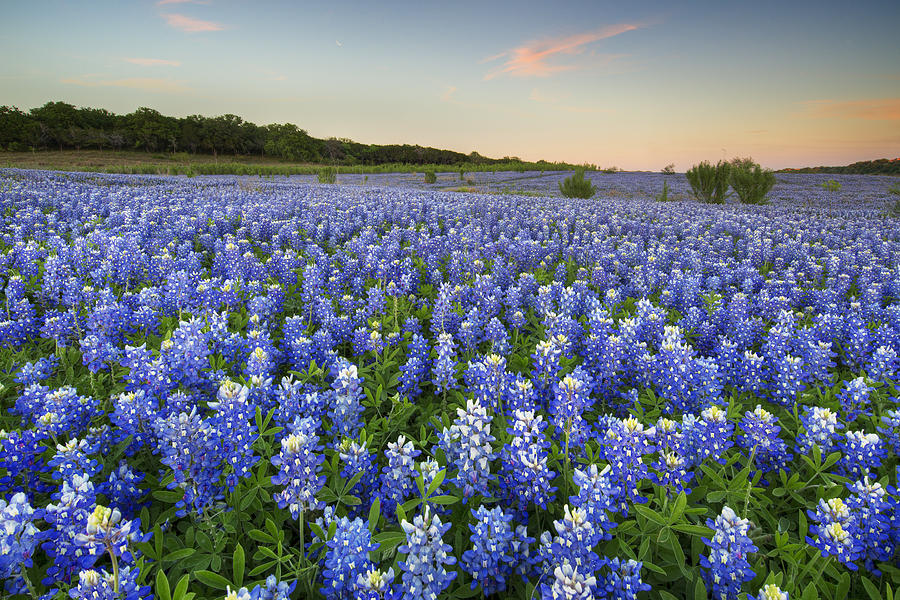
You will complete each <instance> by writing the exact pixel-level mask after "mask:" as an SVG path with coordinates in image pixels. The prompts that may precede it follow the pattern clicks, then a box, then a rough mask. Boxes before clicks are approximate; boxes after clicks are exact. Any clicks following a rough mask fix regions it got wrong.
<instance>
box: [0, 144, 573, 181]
mask: <svg viewBox="0 0 900 600" xmlns="http://www.w3.org/2000/svg"><path fill="white" fill-rule="evenodd" d="M0 166H4V167H15V168H20V169H44V170H49V171H93V172H101V173H131V174H147V175H189V174H192V175H266V176H272V175H316V174H318V173H319V171H320V170H321V169H322V168H323V166H325V165H321V164H309V163H291V162H286V161H283V160H280V159H278V158H274V157H267V156H231V155H228V156H218V157H216V156H213V155H210V154H188V153H186V152H176V153H174V154H163V153H150V152H138V151H128V150H118V151H114V150H62V151H57V150H50V151H42V152H0ZM333 168H334V170H335V172H336V173H338V174H340V173H355V174H365V173H421V172H423V171H428V170H430V171H434V172H435V173H439V172H443V173H456V172H457V171H458V170H459V169H460V168H463V169H464V170H465V171H466V172H485V171H523V170H540V167H539V166H537V165H535V164H533V163H516V162H502V163H494V164H465V165H410V164H405V163H391V164H383V165H334V166H333ZM554 168H559V167H558V166H556V165H555V166H554Z"/></svg>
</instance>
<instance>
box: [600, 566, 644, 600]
mask: <svg viewBox="0 0 900 600" xmlns="http://www.w3.org/2000/svg"><path fill="white" fill-rule="evenodd" d="M642 566H643V564H642V563H641V562H639V561H636V560H631V559H629V560H622V559H620V558H613V559H611V560H609V561H607V563H606V567H607V568H608V570H609V572H608V573H607V574H606V577H605V578H604V581H603V583H602V587H603V591H604V592H605V593H606V598H608V599H609V600H637V597H638V592H648V591H650V585H649V584H646V583H644V582H643V581H642V580H641V567H642Z"/></svg>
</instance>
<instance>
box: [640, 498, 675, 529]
mask: <svg viewBox="0 0 900 600" xmlns="http://www.w3.org/2000/svg"><path fill="white" fill-rule="evenodd" d="M634 511H635V512H636V513H638V514H639V515H641V516H642V517H644V518H645V519H647V520H648V521H653V522H654V523H656V524H657V525H659V526H660V527H665V526H666V525H668V523H666V520H665V519H664V518H663V517H662V515H661V514H659V513H658V512H656V511H655V510H653V509H652V508H649V507H647V506H644V505H643V504H635V505H634Z"/></svg>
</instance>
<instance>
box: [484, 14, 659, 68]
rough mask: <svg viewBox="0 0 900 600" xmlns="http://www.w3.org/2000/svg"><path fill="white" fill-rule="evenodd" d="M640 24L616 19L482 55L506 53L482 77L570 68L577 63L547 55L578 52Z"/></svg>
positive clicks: (491, 58) (499, 55)
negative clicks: (556, 61) (612, 22)
mask: <svg viewBox="0 0 900 600" xmlns="http://www.w3.org/2000/svg"><path fill="white" fill-rule="evenodd" d="M641 27H643V25H640V24H631V23H620V24H618V25H608V26H606V27H601V28H600V29H597V30H594V31H588V32H585V33H577V34H574V35H568V36H563V37H557V38H550V39H545V40H540V41H536V42H531V43H529V44H526V45H524V46H519V47H518V48H513V49H511V50H507V51H506V52H501V53H500V54H496V55H494V56H490V57H488V58H486V59H484V60H483V61H482V62H492V61H494V60H498V59H500V58H503V57H509V58H508V60H507V61H506V62H504V63H503V64H502V65H501V66H500V67H499V68H497V69H495V70H494V71H491V72H490V73H488V74H487V75H485V76H484V78H485V79H493V78H495V77H497V76H499V75H503V74H504V73H508V74H510V75H513V76H516V77H546V76H547V75H551V74H553V73H557V72H560V71H571V70H574V69H576V68H578V67H577V66H576V65H571V64H569V65H562V64H548V63H547V59H549V58H551V57H553V56H555V55H560V54H566V55H573V54H580V53H582V52H583V51H584V46H586V45H588V44H591V43H593V42H597V41H600V40H604V39H607V38H611V37H614V36H617V35H621V34H623V33H626V32H628V31H634V30H635V29H640V28H641Z"/></svg>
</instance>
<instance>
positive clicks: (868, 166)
mask: <svg viewBox="0 0 900 600" xmlns="http://www.w3.org/2000/svg"><path fill="white" fill-rule="evenodd" d="M779 173H833V174H836V175H900V158H893V159H891V158H879V159H876V160H861V161H859V162H855V163H853V164H850V165H847V166H844V167H803V168H801V169H781V170H780V171H779Z"/></svg>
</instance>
